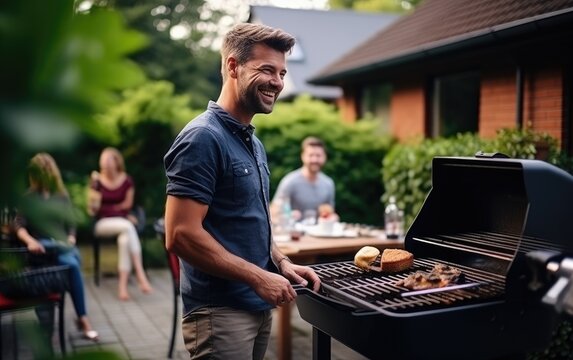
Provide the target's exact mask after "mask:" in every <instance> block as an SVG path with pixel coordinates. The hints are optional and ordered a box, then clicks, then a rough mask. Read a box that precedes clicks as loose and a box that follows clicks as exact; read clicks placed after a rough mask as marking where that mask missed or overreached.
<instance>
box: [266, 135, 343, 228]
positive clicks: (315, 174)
mask: <svg viewBox="0 0 573 360" xmlns="http://www.w3.org/2000/svg"><path fill="white" fill-rule="evenodd" d="M301 150H302V151H301V156H300V158H301V160H302V167H301V168H299V169H297V170H294V171H292V172H290V173H288V174H287V175H285V177H283V178H282V180H281V181H280V183H279V186H278V187H277V191H276V192H275V195H274V197H273V201H272V207H273V211H272V212H273V213H277V212H278V211H279V209H277V207H278V206H279V202H280V200H282V199H285V198H287V199H288V200H289V201H290V206H291V209H292V210H293V211H294V212H295V213H296V215H295V216H298V217H300V216H304V214H305V211H308V210H313V211H315V214H318V207H319V206H320V205H322V204H330V205H331V206H332V208H334V197H335V196H334V193H335V191H334V181H333V180H332V179H331V178H330V177H329V176H328V175H326V174H324V173H323V172H322V171H321V170H322V167H323V166H324V164H325V163H326V149H325V147H324V143H323V142H322V140H320V139H318V138H316V137H307V138H306V139H304V140H303V142H302V149H301Z"/></svg>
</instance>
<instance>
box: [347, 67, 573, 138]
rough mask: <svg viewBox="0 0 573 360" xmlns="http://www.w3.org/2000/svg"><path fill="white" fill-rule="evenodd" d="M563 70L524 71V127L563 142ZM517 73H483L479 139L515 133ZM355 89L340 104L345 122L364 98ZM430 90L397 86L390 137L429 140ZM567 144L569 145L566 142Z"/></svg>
mask: <svg viewBox="0 0 573 360" xmlns="http://www.w3.org/2000/svg"><path fill="white" fill-rule="evenodd" d="M563 71H564V70H563V68H562V67H561V66H557V65H543V66H540V65H537V66H536V67H525V68H524V96H523V126H527V127H531V128H532V129H533V130H535V131H537V132H547V133H549V134H550V135H551V136H553V137H555V138H556V139H558V141H559V142H564V141H565V139H564V136H568V135H567V130H566V129H564V125H563V121H564V120H563V119H564V116H565V115H564V103H565V102H564V99H563V96H564V91H563V86H564V81H563ZM515 76H516V69H515V68H514V67H511V66H508V67H505V68H489V69H482V71H481V89H480V108H479V116H480V120H479V135H480V136H481V137H484V138H493V137H495V136H496V131H497V130H498V129H501V128H515V127H516V118H515V117H516V89H517V86H516V77H515ZM356 94H358V91H357V90H356V89H354V88H350V87H345V88H344V97H343V98H341V99H339V100H338V102H337V103H338V105H339V108H340V109H341V113H342V116H343V119H344V120H345V121H348V122H354V121H356V119H357V118H358V116H359V114H358V106H357V104H358V102H359V101H360V100H359V97H358V96H357V95H356ZM427 111H430V109H427V108H426V106H425V84H424V82H423V81H421V80H420V81H412V80H410V81H407V82H395V83H394V84H393V91H392V96H391V101H390V122H391V124H390V129H391V133H392V134H393V135H394V136H395V137H396V138H397V139H398V140H400V141H406V140H408V139H411V138H413V137H422V136H425V135H426V130H425V123H426V118H429V117H430V115H431V114H426V112H427ZM565 143H567V142H566V141H565Z"/></svg>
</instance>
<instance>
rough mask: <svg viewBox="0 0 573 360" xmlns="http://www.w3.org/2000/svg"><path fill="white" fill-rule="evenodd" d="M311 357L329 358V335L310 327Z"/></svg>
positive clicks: (326, 359)
mask: <svg viewBox="0 0 573 360" xmlns="http://www.w3.org/2000/svg"><path fill="white" fill-rule="evenodd" d="M312 359H313V360H330V336H329V335H326V333H324V332H322V331H320V330H319V329H317V328H315V327H314V326H313V327H312Z"/></svg>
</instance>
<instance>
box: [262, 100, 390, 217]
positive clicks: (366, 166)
mask: <svg viewBox="0 0 573 360" xmlns="http://www.w3.org/2000/svg"><path fill="white" fill-rule="evenodd" d="M254 124H255V126H256V130H255V131H256V134H257V136H258V137H259V138H260V139H261V141H262V142H263V144H264V145H265V148H266V150H267V156H268V161H269V167H270V170H271V196H272V194H273V193H274V191H275V190H276V188H277V186H278V183H279V181H280V180H281V179H282V177H283V176H284V175H286V174H287V173H288V172H289V171H292V170H294V169H297V168H299V167H300V166H301V161H300V150H301V149H300V144H301V142H302V140H303V139H304V138H305V137H307V136H311V135H312V136H317V137H319V138H321V139H322V140H323V141H324V142H325V144H326V147H327V153H328V161H327V163H326V165H325V167H324V169H323V170H324V172H325V173H326V174H328V175H329V176H331V177H332V178H333V180H334V182H335V184H336V211H337V212H338V213H339V214H340V217H341V219H342V220H343V221H346V222H353V223H354V222H356V223H367V224H375V225H381V224H383V216H382V214H383V209H382V205H381V203H380V196H381V195H382V193H383V192H384V188H383V186H382V184H381V183H380V178H379V173H380V163H381V161H382V159H383V158H384V156H385V154H386V152H387V151H388V149H389V148H390V146H391V144H392V141H391V138H390V137H389V136H380V135H378V134H376V131H375V130H376V129H377V127H378V125H377V124H376V123H374V122H370V121H359V122H357V123H354V124H350V123H344V122H343V121H342V120H341V119H340V116H339V113H338V112H337V111H336V110H335V108H334V107H333V106H331V105H328V104H325V103H323V102H321V101H316V100H311V99H310V98H308V97H306V96H302V97H299V98H297V99H296V100H295V101H294V102H293V103H278V104H276V106H275V110H274V111H273V113H272V114H270V115H257V117H256V118H255V120H254Z"/></svg>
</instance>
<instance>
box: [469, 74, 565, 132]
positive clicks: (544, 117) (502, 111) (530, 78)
mask: <svg viewBox="0 0 573 360" xmlns="http://www.w3.org/2000/svg"><path fill="white" fill-rule="evenodd" d="M515 75H516V73H515V69H514V68H506V69H496V70H484V71H482V82H481V91H480V123H479V134H480V136H482V137H484V138H492V137H494V136H495V135H496V131H497V130H498V129H500V128H515V127H516V118H515V116H516V89H517V86H516V78H515ZM562 87H563V75H562V70H561V68H560V67H557V66H544V67H540V68H533V69H532V68H525V69H524V89H523V90H524V94H523V126H524V127H530V128H532V129H533V130H534V131H537V132H546V133H548V134H550V135H551V136H553V137H555V138H556V139H558V140H559V141H562V136H563V129H562V121H563V90H562Z"/></svg>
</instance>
